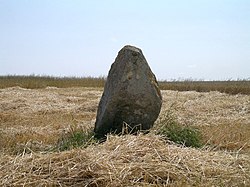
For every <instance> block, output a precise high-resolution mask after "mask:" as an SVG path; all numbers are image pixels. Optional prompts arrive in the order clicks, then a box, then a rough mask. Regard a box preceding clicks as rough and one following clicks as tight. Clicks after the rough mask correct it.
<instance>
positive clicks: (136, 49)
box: [121, 45, 142, 53]
mask: <svg viewBox="0 0 250 187" xmlns="http://www.w3.org/2000/svg"><path fill="white" fill-rule="evenodd" d="M122 50H130V51H134V52H137V53H142V50H141V49H140V48H138V47H135V46H132V45H125V46H124V47H123V48H122V49H121V51H122Z"/></svg>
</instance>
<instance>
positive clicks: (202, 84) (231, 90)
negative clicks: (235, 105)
mask: <svg viewBox="0 0 250 187" xmlns="http://www.w3.org/2000/svg"><path fill="white" fill-rule="evenodd" d="M159 86H160V89H162V90H176V91H197V92H210V91H218V92H222V93H228V94H246V95H250V80H249V79H246V80H237V81H236V80H228V81H193V80H182V81H160V82H159Z"/></svg>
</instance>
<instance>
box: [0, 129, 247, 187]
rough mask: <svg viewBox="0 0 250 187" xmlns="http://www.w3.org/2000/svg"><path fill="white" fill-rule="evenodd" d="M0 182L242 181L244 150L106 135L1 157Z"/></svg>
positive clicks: (243, 183) (149, 137) (154, 183)
mask: <svg viewBox="0 0 250 187" xmlns="http://www.w3.org/2000/svg"><path fill="white" fill-rule="evenodd" d="M0 159H1V160H0V167H1V168H0V178H1V180H0V186H15V185H16V186H37V185H40V186H45V185H46V186H183V185H184V186H189V185H197V186H200V185H202V186H212V185H216V186H218V185H223V186H247V184H248V185H249V184H250V159H249V156H247V155H245V156H244V155H237V154H235V155H232V154H229V153H226V152H220V151H209V150H199V149H194V148H185V147H178V146H177V145H174V144H171V143H166V142H165V141H164V140H163V139H162V138H161V137H160V136H156V135H153V134H147V135H138V136H133V135H126V136H120V137H119V136H112V135H110V136H108V139H107V141H106V142H105V143H103V144H99V145H92V146H90V147H88V148H86V149H74V150H71V151H65V152H59V153H47V154H41V153H31V154H23V155H19V156H16V157H15V156H9V155H2V156H1V158H0Z"/></svg>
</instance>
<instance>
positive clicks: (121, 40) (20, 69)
mask: <svg viewBox="0 0 250 187" xmlns="http://www.w3.org/2000/svg"><path fill="white" fill-rule="evenodd" d="M128 44H129V45H134V46H136V47H139V48H141V50H142V51H143V54H144V56H145V57H146V59H147V61H148V63H149V65H150V67H151V69H152V71H153V72H154V73H155V75H156V77H157V78H158V79H160V80H163V79H167V80H171V79H178V78H193V79H205V80H225V79H230V78H232V79H237V78H240V79H242V78H250V0H125V1H123V0H88V1H87V0H0V75H13V74H15V75H30V74H36V75H52V76H81V77H82V76H95V77H96V76H103V75H107V74H108V70H109V69H110V66H111V64H112V63H113V62H114V60H115V57H116V56H117V53H118V51H119V50H120V49H121V48H122V47H123V46H125V45H128Z"/></svg>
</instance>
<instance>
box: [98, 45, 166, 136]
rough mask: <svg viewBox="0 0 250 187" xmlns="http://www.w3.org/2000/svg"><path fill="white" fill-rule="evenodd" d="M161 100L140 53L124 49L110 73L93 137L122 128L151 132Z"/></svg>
mask: <svg viewBox="0 0 250 187" xmlns="http://www.w3.org/2000/svg"><path fill="white" fill-rule="evenodd" d="M161 105H162V96H161V92H160V90H159V87H158V83H157V80H156V78H155V75H154V74H153V73H152V71H151V69H150V67H149V65H148V63H147V61H146V59H145V57H144V55H143V53H142V51H141V50H140V49H139V48H136V47H133V46H125V47H123V48H122V49H121V50H120V51H119V53H118V56H117V57H116V59H115V62H114V63H113V64H112V66H111V69H110V71H109V74H108V77H107V81H106V84H105V87H104V92H103V95H102V97H101V100H100V103H99V106H98V111H97V116H96V123H95V129H94V131H95V134H96V137H98V138H103V137H105V135H106V134H107V133H110V132H112V133H117V134H119V133H121V132H122V129H123V126H124V124H127V128H128V129H127V130H128V132H130V133H134V132H136V131H138V130H148V129H150V128H151V127H152V126H153V124H154V122H155V120H156V119H157V117H158V115H159V113H160V110H161Z"/></svg>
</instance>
